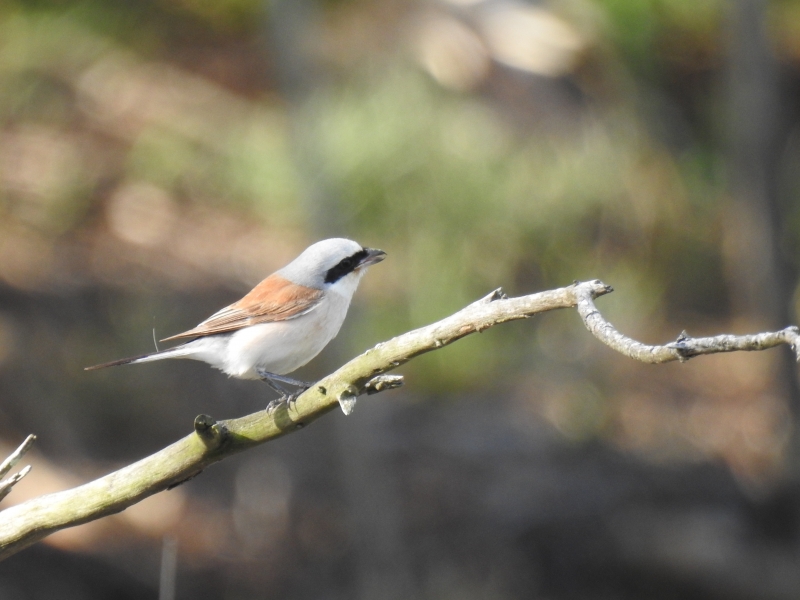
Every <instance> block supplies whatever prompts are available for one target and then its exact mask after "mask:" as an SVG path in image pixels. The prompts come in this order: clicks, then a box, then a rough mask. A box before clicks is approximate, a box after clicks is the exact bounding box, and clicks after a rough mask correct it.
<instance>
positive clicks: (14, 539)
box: [0, 280, 800, 559]
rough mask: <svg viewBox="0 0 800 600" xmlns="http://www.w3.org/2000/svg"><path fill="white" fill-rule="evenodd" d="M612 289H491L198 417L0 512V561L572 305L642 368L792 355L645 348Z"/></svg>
mask: <svg viewBox="0 0 800 600" xmlns="http://www.w3.org/2000/svg"><path fill="white" fill-rule="evenodd" d="M611 291H612V289H611V288H610V287H609V286H606V285H605V284H603V283H602V282H600V281H598V280H594V281H589V282H584V283H577V282H576V283H575V284H573V285H571V286H568V287H565V288H559V289H556V290H550V291H546V292H540V293H538V294H531V295H529V296H522V297H519V298H507V297H506V296H505V295H504V294H503V293H502V291H501V290H496V291H494V292H492V293H491V294H489V295H488V296H486V297H485V298H482V299H481V300H478V301H477V302H474V303H472V304H470V305H469V306H467V307H466V308H464V309H462V310H460V311H459V312H457V313H455V314H453V315H451V316H449V317H447V318H445V319H442V320H441V321H439V322H437V323H433V324H432V325H428V326H426V327H422V328H420V329H416V330H414V331H410V332H408V333H405V334H403V335H400V336H398V337H396V338H394V339H391V340H389V341H387V342H383V343H381V344H378V345H377V346H375V347H374V348H372V349H370V350H368V351H367V352H365V353H364V354H362V355H361V356H358V357H356V358H354V359H353V360H351V361H350V362H348V363H347V364H345V365H344V366H342V367H341V368H340V369H338V370H337V371H336V372H335V373H333V374H331V375H329V376H328V377H325V378H324V379H322V380H321V381H319V382H318V383H317V384H315V385H314V386H312V387H311V388H310V389H308V390H307V391H306V392H305V393H303V394H302V395H301V396H300V397H299V398H298V399H297V401H296V402H294V403H292V404H290V405H282V406H280V407H278V408H277V409H275V410H273V411H271V412H270V413H268V412H267V411H261V412H257V413H254V414H251V415H248V416H245V417H242V418H239V419H231V420H228V421H219V422H218V421H216V420H215V419H213V418H212V417H210V416H208V415H200V416H198V417H197V418H196V419H195V423H194V429H195V431H194V433H192V434H191V435H189V436H187V437H185V438H183V439H181V440H179V441H177V442H175V443H174V444H172V445H171V446H168V447H167V448H164V449H163V450H161V451H160V452H157V453H156V454H153V455H151V456H148V457H147V458H144V459H142V460H140V461H138V462H136V463H134V464H132V465H129V466H127V467H125V468H123V469H120V470H118V471H115V472H113V473H110V474H109V475H106V476H105V477H102V478H100V479H97V480H95V481H91V482H89V483H86V484H84V485H82V486H80V487H77V488H74V489H71V490H66V491H63V492H58V493H55V494H49V495H47V496H42V497H39V498H34V499H32V500H29V501H28V502H25V503H23V504H20V505H17V506H14V507H11V508H9V509H7V510H5V511H3V512H0V559H2V558H5V557H7V556H10V555H12V554H14V553H15V552H18V551H19V550H21V549H22V548H25V547H26V546H29V545H31V544H33V543H34V542H36V541H38V540H40V539H42V538H44V537H46V536H48V535H50V534H51V533H54V532H55V531H58V530H59V529H64V528H66V527H72V526H75V525H79V524H81V523H86V522H88V521H92V520H95V519H98V518H100V517H103V516H106V515H110V514H113V513H117V512H120V511H122V510H124V509H125V508H127V507H128V506H131V505H132V504H135V503H137V502H139V501H141V500H143V499H144V498H146V497H148V496H151V495H153V494H155V493H158V492H160V491H163V490H166V489H169V488H172V487H175V486H176V485H180V484H181V483H183V482H185V481H187V480H189V479H191V478H192V477H195V476H196V475H198V474H199V473H200V472H201V471H202V470H203V469H204V468H206V467H207V466H209V465H211V464H213V463H215V462H217V461H220V460H222V459H223V458H226V457H228V456H230V455H232V454H235V453H237V452H241V451H243V450H247V449H249V448H252V447H254V446H256V445H259V444H263V443H264V442H266V441H269V440H271V439H273V438H276V437H279V436H282V435H285V434H287V433H291V432H293V431H296V430H297V429H300V428H302V427H305V426H306V425H308V424H309V423H311V422H312V421H314V420H315V419H317V418H319V417H321V416H322V415H324V414H325V413H327V412H329V411H331V410H333V409H334V408H335V407H336V406H337V405H339V406H341V407H342V410H344V411H345V413H346V414H349V412H350V411H352V409H353V407H354V404H355V400H356V398H358V396H360V395H362V394H365V393H377V392H380V391H382V390H385V389H392V388H394V387H398V386H399V385H401V384H402V377H399V376H387V375H385V373H386V372H388V371H391V370H392V369H395V368H396V367H398V366H400V365H402V364H403V363H405V362H408V361H409V360H411V359H412V358H414V357H415V356H418V355H420V354H423V353H425V352H430V351H432V350H437V349H438V348H441V347H443V346H446V345H448V344H451V343H452V342H454V341H456V340H458V339H461V338H462V337H464V336H466V335H469V334H471V333H475V332H481V331H483V330H484V329H488V328H489V327H492V326H494V325H498V324H500V323H505V322H506V321H512V320H517V319H525V318H528V317H531V316H533V315H536V314H539V313H542V312H546V311H550V310H555V309H560V308H574V307H576V306H577V308H578V311H579V313H580V315H581V317H582V318H583V320H584V323H585V324H586V327H587V328H588V329H589V331H591V332H592V333H593V334H594V335H595V336H596V337H597V338H598V339H600V340H601V341H603V342H604V343H606V344H608V345H609V346H611V347H612V348H614V349H615V350H618V351H619V352H622V353H623V354H625V355H626V356H629V357H631V358H635V359H637V360H642V361H644V362H655V363H658V362H667V361H672V360H686V359H687V358H690V357H692V356H697V355H699V354H710V353H714V352H730V351H733V350H764V349H766V348H770V347H773V346H776V345H778V344H790V345H792V347H793V348H794V349H795V352H797V351H798V350H797V348H798V338H799V337H800V334H798V330H797V328H794V327H790V328H787V329H785V330H783V331H779V332H776V333H763V334H758V335H754V336H716V337H713V338H701V339H692V338H689V337H688V336H682V337H680V338H678V340H677V341H676V342H673V343H672V344H667V345H666V346H646V345H644V344H641V343H639V342H636V341H635V340H632V339H630V338H628V337H626V336H624V335H622V334H621V333H619V332H618V331H617V330H616V329H614V327H613V326H612V325H611V324H610V323H608V322H607V321H605V320H604V319H603V318H602V316H601V315H600V313H599V312H598V311H597V308H596V307H595V305H594V299H595V298H597V297H598V296H602V295H604V294H607V293H609V292H611Z"/></svg>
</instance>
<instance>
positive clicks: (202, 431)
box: [194, 415, 228, 450]
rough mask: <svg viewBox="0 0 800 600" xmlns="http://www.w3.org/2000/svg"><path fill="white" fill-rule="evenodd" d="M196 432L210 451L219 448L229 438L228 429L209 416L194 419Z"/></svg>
mask: <svg viewBox="0 0 800 600" xmlns="http://www.w3.org/2000/svg"><path fill="white" fill-rule="evenodd" d="M194 431H195V433H196V434H197V436H198V437H199V438H200V439H201V440H203V443H204V444H205V445H206V448H208V449H209V450H216V449H217V448H219V447H220V446H221V445H222V444H223V442H225V440H226V438H227V437H228V429H227V427H225V425H223V424H222V423H218V422H217V420H216V419H214V417H211V416H209V415H197V416H196V417H195V418H194Z"/></svg>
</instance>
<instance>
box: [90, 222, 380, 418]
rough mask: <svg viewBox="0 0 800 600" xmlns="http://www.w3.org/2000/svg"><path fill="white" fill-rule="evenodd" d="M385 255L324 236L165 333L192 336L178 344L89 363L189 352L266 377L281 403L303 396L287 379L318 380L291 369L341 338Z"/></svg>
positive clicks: (248, 375)
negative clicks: (240, 293) (186, 325)
mask: <svg viewBox="0 0 800 600" xmlns="http://www.w3.org/2000/svg"><path fill="white" fill-rule="evenodd" d="M384 258H386V253H385V252H384V251H383V250H378V249H376V248H365V247H363V246H361V245H360V244H359V243H357V242H354V241H353V240H349V239H344V238H331V239H327V240H322V241H320V242H317V243H315V244H312V245H311V246H309V247H308V248H306V249H305V250H304V251H303V252H302V253H301V254H300V255H299V256H298V257H297V258H295V259H294V260H293V261H292V262H290V263H289V264H288V265H286V266H285V267H283V268H282V269H279V270H278V271H276V272H275V273H273V274H272V275H270V276H269V277H267V278H266V279H264V280H263V281H262V282H261V283H259V284H258V285H256V287H254V288H253V289H252V290H251V291H250V292H248V293H247V294H246V295H245V296H244V297H243V298H242V299H241V300H238V301H237V302H234V303H233V304H230V305H229V306H226V307H225V308H223V309H221V310H219V311H217V312H216V313H214V314H213V315H211V316H210V317H208V318H207V319H206V320H205V321H203V322H202V323H200V324H199V325H197V326H196V327H194V328H192V329H189V330H188V331H184V332H183V333H179V334H177V335H173V336H170V337H168V338H165V339H163V340H161V341H162V342H169V341H175V340H187V341H185V342H184V343H182V344H180V345H179V346H175V347H173V348H169V349H166V350H160V351H156V352H152V353H150V354H142V355H140V356H132V357H130V358H123V359H120V360H114V361H111V362H107V363H102V364H99V365H94V366H91V367H86V368H85V370H86V371H93V370H96V369H102V368H105V367H115V366H118V365H129V364H130V365H133V364H139V363H145V362H152V361H156V360H164V359H168V358H187V359H191V360H199V361H203V362H205V363H208V364H209V365H211V366H212V367H214V368H216V369H219V370H220V371H222V372H223V373H225V374H227V375H228V376H229V377H235V378H239V379H252V380H258V379H260V380H262V381H264V382H266V383H267V384H268V385H269V386H270V387H271V388H272V389H273V390H274V391H275V392H277V393H278V394H280V396H281V397H280V398H279V399H277V400H276V401H274V402H278V403H280V402H283V401H285V400H287V399H290V400H291V399H296V397H297V394H298V393H299V392H296V393H295V394H290V393H289V392H288V390H287V389H286V388H285V387H284V384H288V385H290V386H293V387H297V388H299V390H300V392H302V391H305V390H306V389H308V388H309V387H311V386H312V385H313V384H312V383H307V382H304V381H300V380H297V379H293V378H291V377H286V374H287V373H291V372H292V371H295V370H296V369H299V368H300V367H302V366H303V365H305V364H307V363H308V362H310V361H311V360H312V359H313V358H314V357H316V356H317V355H318V354H319V353H320V352H321V351H322V349H323V348H325V346H327V345H328V343H329V342H330V341H331V340H332V339H333V338H334V337H336V335H337V334H338V333H339V329H340V328H341V326H342V323H343V322H344V319H345V317H346V316H347V309H348V308H349V307H350V301H351V300H352V298H353V294H354V293H355V291H356V289H357V288H358V284H359V282H360V281H361V278H362V277H363V276H364V273H365V272H366V270H367V268H368V267H370V266H371V265H374V264H376V263H379V262H381V261H382V260H383V259H384ZM272 405H273V403H272V402H271V403H270V406H272Z"/></svg>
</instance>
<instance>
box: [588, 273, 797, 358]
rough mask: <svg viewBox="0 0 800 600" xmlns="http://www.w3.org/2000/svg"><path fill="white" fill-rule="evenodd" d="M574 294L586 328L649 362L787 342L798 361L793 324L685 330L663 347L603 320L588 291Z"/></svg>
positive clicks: (620, 349)
mask: <svg viewBox="0 0 800 600" xmlns="http://www.w3.org/2000/svg"><path fill="white" fill-rule="evenodd" d="M576 295H577V296H578V313H580V315H581V318H582V319H583V322H584V324H585V325H586V328H587V329H588V330H589V331H590V332H591V333H592V334H593V335H594V336H595V337H596V338H597V339H599V340H600V341H601V342H603V343H604V344H606V345H607V346H609V347H611V348H613V349H614V350H616V351H617V352H621V353H622V354H624V355H625V356H628V357H630V358H633V359H635V360H640V361H642V362H646V363H651V364H658V363H665V362H672V361H675V360H679V361H681V362H685V361H687V360H689V359H690V358H693V357H695V356H700V355H701V354H717V353H720V352H736V351H740V350H744V351H753V350H767V349H768V348H774V347H775V346H780V345H782V344H787V345H788V346H790V347H791V348H792V350H793V351H794V353H795V356H796V357H797V360H798V361H800V345H799V344H798V341H800V329H798V328H797V327H795V326H791V327H787V328H786V329H782V330H780V331H775V332H766V333H757V334H753V335H724V334H723V335H715V336H713V337H704V338H693V337H690V336H689V334H687V333H686V332H685V331H684V332H682V333H681V334H680V335H679V336H678V339H676V340H675V341H674V342H671V343H669V344H665V345H663V346H648V345H646V344H642V343H641V342H637V341H636V340H633V339H631V338H629V337H627V336H626V335H623V334H621V333H620V332H619V331H617V330H616V329H615V328H614V326H613V325H612V324H611V323H609V322H608V321H606V320H605V319H604V318H603V316H602V315H601V314H600V311H598V310H597V307H596V306H595V304H594V296H593V295H592V293H591V290H589V289H587V288H585V287H583V286H578V289H577V290H576Z"/></svg>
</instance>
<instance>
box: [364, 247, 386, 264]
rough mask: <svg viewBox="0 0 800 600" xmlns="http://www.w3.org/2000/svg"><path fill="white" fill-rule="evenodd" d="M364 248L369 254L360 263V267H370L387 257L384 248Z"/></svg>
mask: <svg viewBox="0 0 800 600" xmlns="http://www.w3.org/2000/svg"><path fill="white" fill-rule="evenodd" d="M364 250H366V251H367V256H366V258H364V260H362V261H361V264H360V265H358V266H359V267H368V266H370V265H374V264H375V263H379V262H381V261H382V260H383V259H384V258H386V252H384V251H383V250H378V249H377V248H364Z"/></svg>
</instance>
